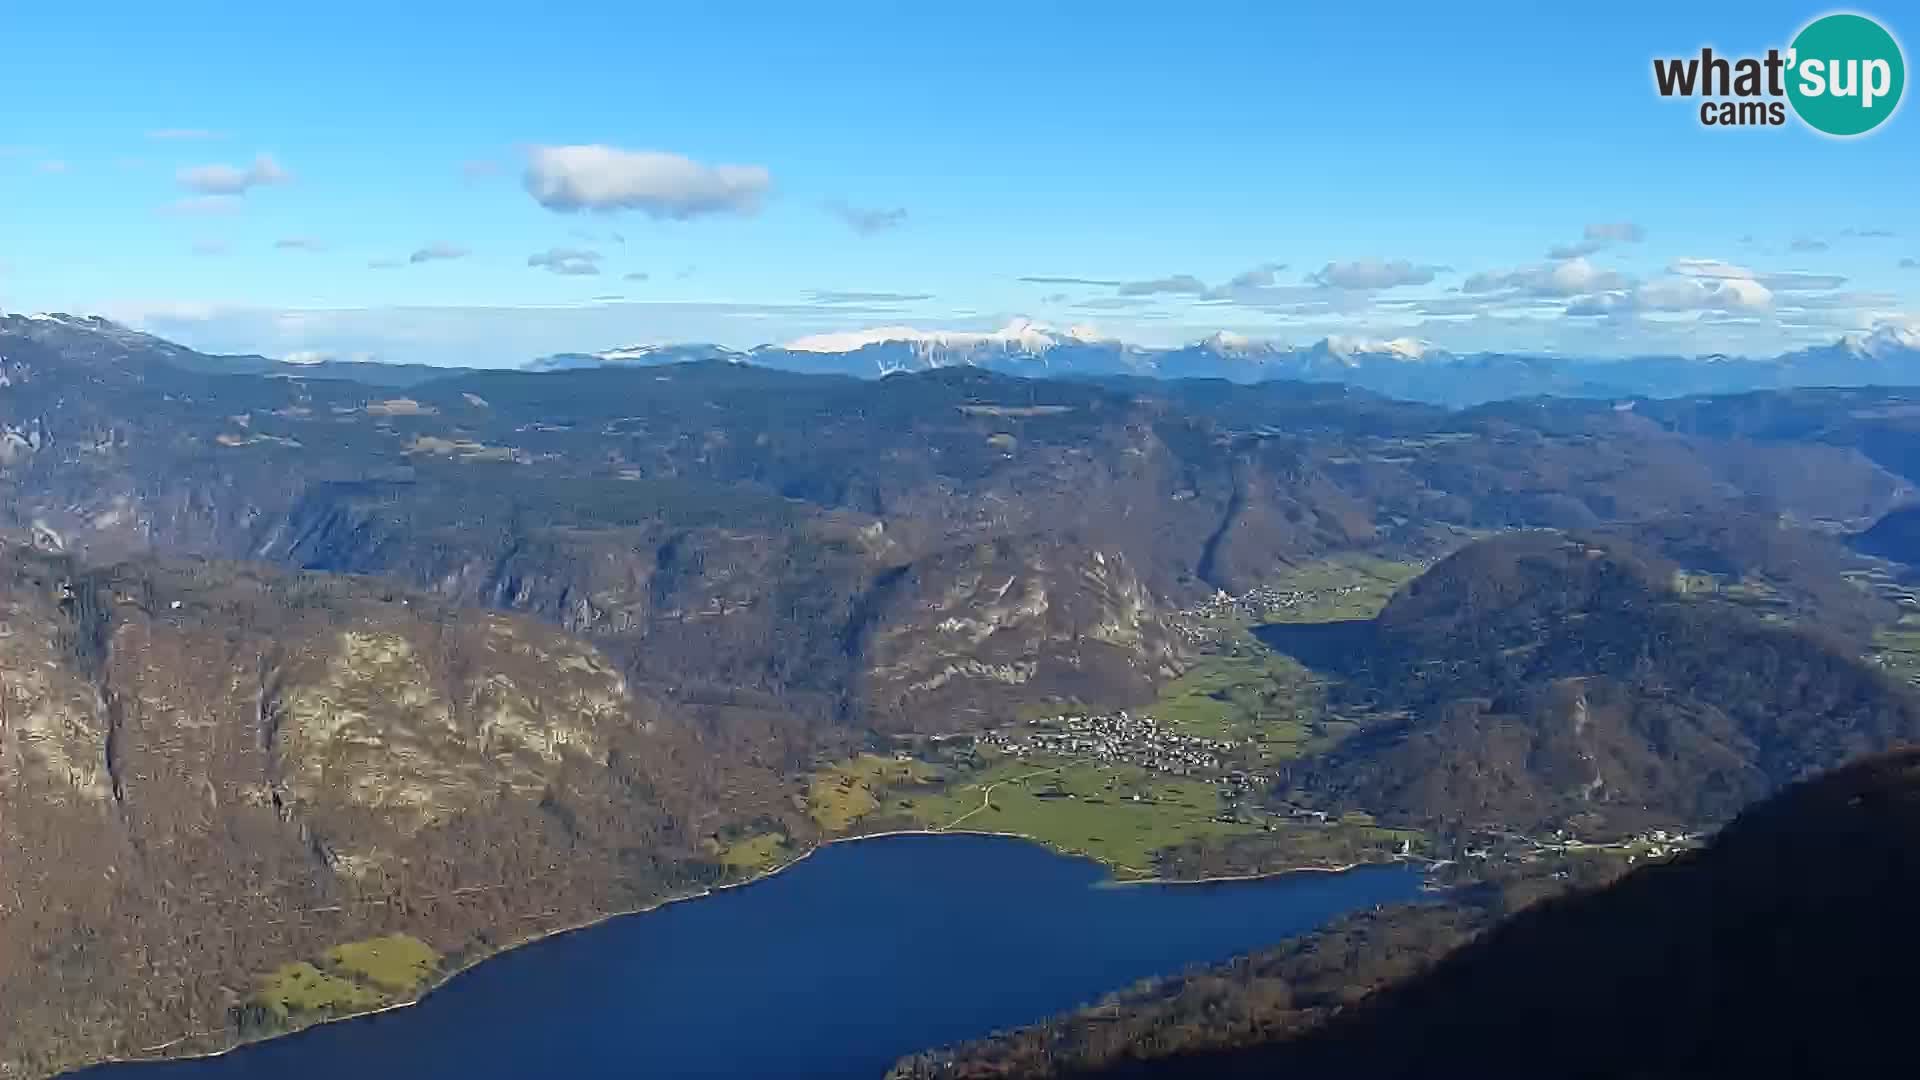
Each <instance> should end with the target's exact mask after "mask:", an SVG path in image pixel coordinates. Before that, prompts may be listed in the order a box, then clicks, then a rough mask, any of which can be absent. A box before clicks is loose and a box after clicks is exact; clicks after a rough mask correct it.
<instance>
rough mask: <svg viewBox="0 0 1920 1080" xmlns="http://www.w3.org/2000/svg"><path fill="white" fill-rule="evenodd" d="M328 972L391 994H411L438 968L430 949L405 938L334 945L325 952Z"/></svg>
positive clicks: (425, 945) (398, 935) (395, 937)
mask: <svg viewBox="0 0 1920 1080" xmlns="http://www.w3.org/2000/svg"><path fill="white" fill-rule="evenodd" d="M327 964H328V967H329V969H331V970H333V971H335V972H339V973H341V974H344V975H350V976H353V977H355V978H358V979H360V980H361V981H363V982H366V983H370V984H372V985H373V986H376V987H378V988H380V989H382V990H385V991H387V992H389V993H393V994H412V993H416V992H417V991H419V989H420V988H421V987H422V986H424V985H426V983H427V980H429V979H431V978H433V976H434V973H435V972H436V971H438V970H439V967H440V954H439V953H437V952H435V951H434V950H433V946H431V945H428V944H427V943H426V942H424V941H421V940H420V939H419V938H416V937H409V936H407V935H406V934H389V935H387V936H386V937H377V938H371V939H369V940H367V941H355V942H350V943H348V944H346V945H335V946H334V947H333V948H331V949H329V950H327Z"/></svg>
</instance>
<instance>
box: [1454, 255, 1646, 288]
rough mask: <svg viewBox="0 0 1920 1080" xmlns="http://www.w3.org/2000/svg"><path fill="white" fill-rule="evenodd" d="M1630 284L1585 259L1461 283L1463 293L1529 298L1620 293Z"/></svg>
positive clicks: (1480, 275) (1482, 275) (1493, 273)
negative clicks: (1514, 293) (1516, 294)
mask: <svg viewBox="0 0 1920 1080" xmlns="http://www.w3.org/2000/svg"><path fill="white" fill-rule="evenodd" d="M1628 284H1629V282H1628V281H1627V279H1626V277H1625V276H1623V275H1621V274H1619V273H1616V272H1614V271H1612V270H1602V269H1600V268H1599V267H1597V266H1595V265H1593V264H1592V263H1590V262H1588V261H1587V260H1586V259H1584V258H1572V259H1563V260H1561V261H1559V262H1555V263H1548V264H1547V265H1545V266H1525V267H1521V268H1520V269H1518V270H1507V271H1483V272H1481V273H1478V274H1470V275H1468V277H1467V280H1465V281H1463V282H1461V283H1460V291H1461V292H1464V293H1492V292H1504V291H1507V290H1516V291H1518V292H1520V293H1523V294H1525V295H1528V296H1579V295H1581V294H1583V293H1593V292H1604V291H1608V290H1613V289H1621V288H1625V287H1626V286H1627V285H1628Z"/></svg>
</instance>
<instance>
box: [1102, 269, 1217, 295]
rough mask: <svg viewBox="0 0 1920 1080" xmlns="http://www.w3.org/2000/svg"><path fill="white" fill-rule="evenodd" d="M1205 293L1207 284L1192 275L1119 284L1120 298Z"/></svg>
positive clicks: (1178, 275)
mask: <svg viewBox="0 0 1920 1080" xmlns="http://www.w3.org/2000/svg"><path fill="white" fill-rule="evenodd" d="M1206 291H1207V283H1206V282H1204V281H1201V280H1200V279H1199V278H1197V277H1194V276H1193V275H1192V274H1174V275H1173V276H1172V277H1163V278H1154V279H1153V280H1151V281H1124V282H1121V283H1120V289H1119V292H1120V295H1121V296H1159V295H1161V294H1163V293H1165V294H1172V295H1175V296H1199V295H1201V294H1203V293H1205V292H1206Z"/></svg>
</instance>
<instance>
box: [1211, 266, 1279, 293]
mask: <svg viewBox="0 0 1920 1080" xmlns="http://www.w3.org/2000/svg"><path fill="white" fill-rule="evenodd" d="M1286 268H1287V264H1286V263H1277V262H1270V263H1261V264H1260V265H1259V266H1256V267H1254V268H1252V269H1251V270H1242V271H1241V272H1240V273H1238V274H1235V275H1233V280H1231V281H1229V282H1227V283H1226V285H1225V286H1224V287H1222V288H1220V289H1215V290H1214V291H1215V292H1216V293H1226V292H1231V291H1232V290H1235V289H1271V288H1273V286H1274V282H1275V280H1276V279H1275V277H1274V275H1275V274H1277V273H1279V272H1280V271H1282V270H1285V269H1286Z"/></svg>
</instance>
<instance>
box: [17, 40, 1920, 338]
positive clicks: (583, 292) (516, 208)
mask: <svg viewBox="0 0 1920 1080" xmlns="http://www.w3.org/2000/svg"><path fill="white" fill-rule="evenodd" d="M1647 7H1648V8H1649V9H1650V8H1651V6H1650V5H1647ZM1761 8H1764V10H1761ZM1824 10H1825V9H1824V8H1818V7H1813V6H1809V5H1804V4H1766V5H1759V6H1756V5H1754V4H1740V5H1733V4H1700V5H1688V6H1686V7H1683V8H1672V7H1662V8H1660V9H1658V15H1659V20H1660V24H1661V26H1662V27H1663V28H1662V29H1661V30H1659V31H1658V32H1649V30H1648V29H1647V27H1648V22H1649V20H1647V19H1624V18H1619V17H1618V14H1619V13H1618V12H1617V11H1614V12H1601V11H1575V10H1566V11H1556V13H1555V19H1554V20H1553V21H1552V22H1551V24H1549V23H1548V22H1546V21H1545V20H1543V19H1541V18H1540V17H1539V16H1538V14H1537V13H1535V12H1533V11H1530V10H1529V9H1528V8H1527V7H1526V6H1524V5H1518V4H1510V5H1504V6H1501V7H1498V8H1488V9H1482V10H1481V11H1479V12H1476V13H1475V14H1474V15H1473V16H1472V17H1450V16H1447V15H1444V14H1442V13H1439V12H1435V11H1432V10H1427V9H1423V8H1420V7H1416V6H1412V5H1403V6H1398V7H1397V8H1396V10H1395V11H1394V13H1393V14H1392V15H1391V18H1392V19H1393V20H1394V21H1395V23H1396V25H1397V26H1398V28H1399V29H1398V32H1396V33H1394V34H1393V35H1390V36H1383V35H1380V34H1379V33H1378V32H1377V31H1378V22H1379V19H1380V17H1381V16H1380V14H1379V13H1378V12H1377V11H1365V12H1363V11H1360V10H1343V11H1335V12H1307V13H1301V12H1281V11H1273V10H1268V9H1265V8H1253V7H1248V6H1244V5H1202V6H1200V7H1198V8H1194V9H1183V11H1182V15H1181V18H1180V19H1178V20H1164V19H1158V18H1151V17H1148V16H1147V15H1146V14H1145V13H1141V14H1139V15H1125V16H1122V15H1117V14H1116V13H1114V12H1112V11H1110V10H1100V9H1095V8H1092V7H1085V8H1072V7H1066V8H1057V9H1052V10H1047V11H1032V10H1027V9H1025V8H1021V7H1016V6H1013V5H1005V4H991V3H990V4H987V5H984V6H973V7H970V8H969V9H968V10H967V11H966V12H965V13H963V14H955V13H945V12H932V11H908V12H901V11H895V10H891V9H888V8H886V7H884V6H881V5H872V6H870V7H869V8H867V17H865V18H863V19H859V20H853V21H848V20H836V21H835V22H834V24H833V25H831V26H829V25H826V24H825V22H824V21H821V20H817V19H813V18H810V17H809V16H808V15H807V13H805V12H801V11H797V10H791V9H783V8H778V7H774V6H758V5H748V6H747V7H745V8H734V9H730V10H729V12H728V15H727V16H726V17H724V18H722V17H720V16H718V15H707V14H704V13H699V12H674V13H670V14H669V13H661V14H659V15H657V16H653V17H650V18H649V19H647V20H646V21H645V22H644V23H643V24H642V23H635V22H633V21H631V20H630V19H625V18H623V17H622V13H621V12H619V11H618V9H615V8H613V7H610V6H609V7H604V8H592V7H580V6H575V7H572V8H571V9H569V10H568V11H566V12H561V13H543V14H542V15H541V16H540V17H538V18H533V17H528V18H527V19H525V20H523V21H522V22H520V23H518V24H515V25H514V26H512V27H511V28H508V27H503V26H501V25H498V24H496V23H493V22H490V21H488V20H471V19H464V18H461V17H459V16H458V14H457V12H456V10H455V9H452V8H426V7H409V8H408V9H407V10H404V11H395V10H393V9H391V8H385V7H383V8H379V9H375V8H373V7H371V6H370V5H363V4H353V3H350V4H348V5H346V6H345V7H344V8H339V9H336V12H335V16H336V17H335V18H333V19H330V20H328V21H326V22H325V23H322V24H310V23H308V22H305V21H300V20H296V19H294V18H293V17H291V16H290V15H287V14H283V13H279V12H272V11H259V12H248V13H245V14H236V13H230V12H223V13H221V14H220V15H219V16H218V17H217V18H216V17H215V16H213V15H211V14H204V15H188V14H182V13H180V12H160V11H157V10H152V9H147V8H141V7H136V6H133V5H125V4H110V5H108V7H107V9H104V10H102V11H101V12H100V14H101V15H102V17H103V18H106V19H110V20H112V21H113V22H114V24H115V25H116V26H118V27H120V29H121V32H118V33H116V34H114V35H112V36H110V37H105V38H101V39H98V40H94V39H88V40H87V41H86V43H85V49H86V58H87V62H86V63H85V64H76V63H75V62H74V55H73V54H74V49H75V41H76V39H75V37H74V35H73V32H72V29H71V25H70V23H68V22H67V21H66V20H63V19H61V18H60V17H58V16H57V15H56V14H54V13H53V12H51V11H28V10H23V11H20V12H17V13H15V14H13V15H12V17H11V18H10V21H9V26H8V38H9V44H10V46H11V48H10V49H9V63H8V65H7V66H6V68H5V70H3V71H0V93H5V95H6V96H7V99H8V100H9V101H12V102H16V103H19V104H20V105H21V106H22V107H20V108H18V109H16V110H14V115H12V116H10V117H9V122H8V125H7V128H6V130H5V131H4V132H0V198H3V199H5V200H6V201H7V202H8V204H9V205H12V206H15V207H20V208H29V209H30V210H31V213H24V214H19V215H17V217H18V218H19V220H15V221H12V222H10V223H9V224H8V226H7V227H6V228H5V229H4V231H0V309H4V310H9V311H41V310H56V311H69V312H74V313H95V312H97V313H100V314H104V315H107V316H109V317H112V318H116V319H119V320H122V321H125V322H127V323H129V324H130V325H134V326H136V327H139V328H142V329H146V330H149V331H152V332H155V333H159V334H162V335H164V336H167V337H170V338H173V339H176V340H179V341H181V342H183V343H185V344H188V345H191V346H193V347H195V348H199V349H203V350H208V351H217V352H259V353H263V354H266V355H271V356H277V357H283V358H288V357H293V358H316V357H322V356H327V357H338V358H341V359H375V360H383V361H390V362H423V363H436V364H467V365H476V366H514V365H518V364H521V363H524V362H526V361H527V360H530V359H532V358H534V357H537V356H541V355H545V354H549V353H556V352H567V351H592V350H599V349H607V348H613V347H618V346H625V345H634V344H647V343H666V342H689V341H702V342H714V343H717V344H722V345H726V346H730V347H749V346H754V345H759V344H766V343H789V342H793V341H795V340H798V339H808V338H814V337H817V336H818V335H846V338H845V339H846V340H859V339H860V338H861V337H862V336H863V334H864V335H866V336H871V335H870V331H871V330H872V329H873V328H875V327H908V328H915V329H918V330H959V331H970V332H984V331H992V330H996V329H998V328H1001V327H1003V326H1006V325H1008V324H1010V323H1013V322H1014V321H1015V320H1017V319H1032V320H1034V321H1036V322H1039V323H1042V324H1045V325H1048V326H1052V327H1055V328H1057V329H1059V330H1061V331H1063V332H1064V331H1066V330H1067V329H1068V328H1070V327H1082V328H1086V329H1085V330H1084V331H1083V332H1085V333H1089V334H1096V335H1099V336H1103V337H1111V338H1117V339H1122V340H1126V341H1129V342H1135V343H1140V344H1145V345H1155V346H1167V345H1174V344H1180V343H1184V342H1190V341H1194V340H1197V339H1199V338H1202V337H1204V336H1206V335H1209V334H1213V333H1215V332H1220V331H1225V332H1228V333H1230V334H1235V335H1244V336H1246V337H1250V338H1256V339H1261V340H1274V341H1279V342H1284V343H1295V344H1306V343H1309V342H1312V341H1315V340H1318V339H1320V338H1322V337H1326V336H1329V335H1335V336H1351V337H1365V338H1403V337H1404V338H1413V339H1418V340H1420V341H1425V342H1430V343H1432V344H1433V345H1434V346H1437V347H1439V348H1443V349H1447V350H1450V351H1454V352H1470V351H1481V350H1512V351H1550V352H1556V353H1564V354H1573V355H1586V356H1620V355H1633V354H1644V353H1653V352H1663V353H1681V354H1699V353H1716V352H1726V353H1738V354H1749V355H1768V354H1773V353H1778V352H1781V351H1785V350H1789V349H1793V348H1797V347H1801V346H1806V345H1811V344H1820V343H1826V342H1830V341H1832V340H1834V339H1835V338H1837V337H1840V336H1841V335H1842V334H1847V333H1862V332H1870V331H1872V330H1874V329H1875V328H1876V327H1883V326H1895V327H1911V326H1913V325H1914V324H1915V321H1916V318H1917V317H1920V220H1916V217H1917V215H1916V211H1915V209H1914V206H1913V201H1912V198H1911V195H1910V192H1909V191H1908V187H1909V185H1910V184H1911V176H1912V175H1913V173H1914V165H1915V164H1916V158H1917V157H1920V155H1916V153H1915V143H1914V139H1913V127H1912V123H1913V121H1912V120H1911V118H1909V117H1903V116H1895V117H1894V118H1893V119H1892V120H1891V121H1890V122H1889V123H1888V124H1887V125H1885V127H1884V128H1883V129H1882V130H1880V131H1877V132H1875V133H1874V134H1873V135H1872V136H1871V137H1867V138H1862V139H1856V140H1851V141H1842V140H1832V139H1827V138H1824V137H1821V136H1819V135H1817V134H1816V133H1813V132H1811V131H1809V130H1807V129H1806V128H1804V127H1803V126H1800V125H1798V124H1789V125H1788V126H1787V127H1786V128H1783V129H1768V130H1752V131H1716V130H1711V129H1707V128H1703V127H1701V126H1700V125H1699V123H1698V122H1697V121H1696V120H1695V119H1694V117H1692V116H1691V115H1690V114H1689V112H1688V107H1687V106H1686V105H1685V104H1683V103H1679V102H1675V101H1669V100H1663V99H1661V98H1660V97H1659V96H1658V95H1657V94H1656V93H1655V92H1654V90H1653V88H1652V85H1651V78H1650V75H1649V69H1648V60H1649V58H1650V57H1654V56H1663V55H1682V54H1686V53H1688V52H1692V51H1697V50H1698V49H1699V48H1700V47H1701V45H1703V44H1708V43H1710V44H1712V45H1713V46H1714V47H1715V48H1716V49H1717V50H1722V51H1725V52H1727V53H1729V54H1734V53H1747V52H1764V51H1765V50H1766V49H1767V48H1768V47H1772V46H1777V45H1782V44H1784V43H1785V42H1786V41H1787V40H1788V39H1790V38H1791V36H1792V35H1793V33H1794V31H1795V30H1796V29H1798V27H1800V26H1801V25H1803V24H1804V23H1805V22H1806V21H1808V20H1809V19H1810V18H1812V17H1813V16H1815V15H1817V14H1820V13H1822V12H1823V11H1824ZM1249 26H1252V27H1253V29H1251V30H1249V29H1248V27H1249ZM849 27H851V29H850V28H849ZM424 40H431V41H433V42H434V48H432V49H419V48H417V45H418V43H419V42H421V41H424ZM1361 42H1370V43H1371V44H1370V45H1368V46H1367V47H1366V48H1357V47H1356V43H1361ZM356 71H379V72H381V73H382V77H381V78H380V79H378V80H371V79H363V78H359V77H356V75H355V72H356ZM876 80H879V81H882V82H884V83H885V85H886V88H887V89H886V91H885V92H875V84H876ZM242 86H244V87H246V90H247V92H246V93H244V94H239V93H235V92H234V90H235V88H236V87H242ZM828 340H839V338H830V339H828Z"/></svg>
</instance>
